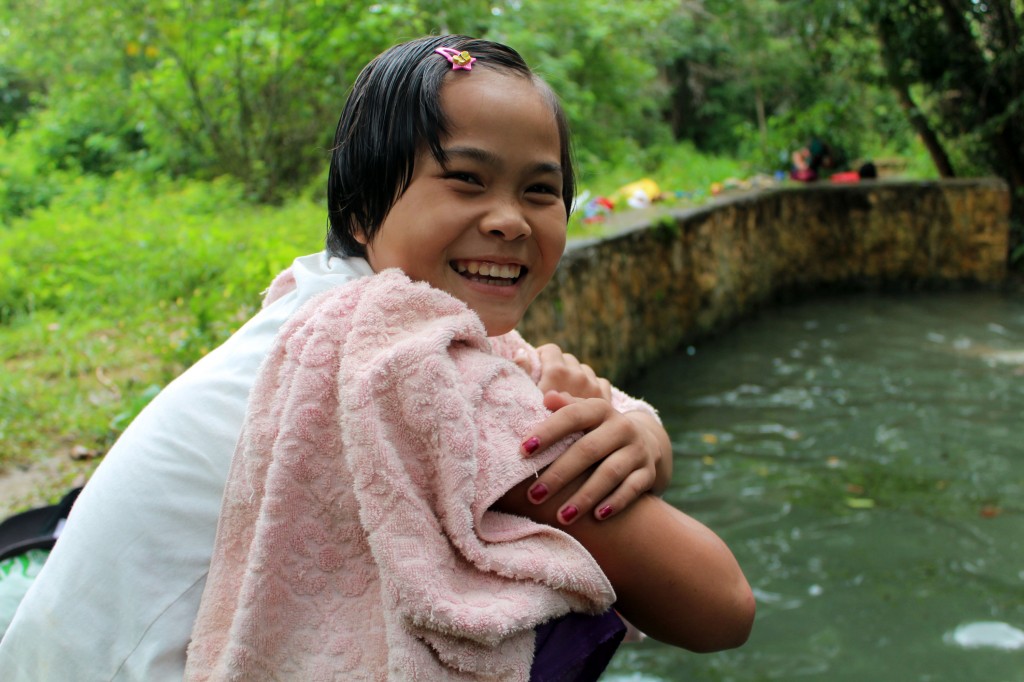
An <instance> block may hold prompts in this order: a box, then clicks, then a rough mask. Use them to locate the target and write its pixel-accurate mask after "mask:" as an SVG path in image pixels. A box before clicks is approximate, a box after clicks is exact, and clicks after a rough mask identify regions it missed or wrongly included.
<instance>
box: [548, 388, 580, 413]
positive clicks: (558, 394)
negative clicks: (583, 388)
mask: <svg viewBox="0 0 1024 682" xmlns="http://www.w3.org/2000/svg"><path fill="white" fill-rule="evenodd" d="M580 400H581V399H580V398H576V397H574V396H572V395H570V394H568V393H566V392H564V391H548V392H547V393H545V394H544V407H546V408H548V409H549V410H551V411H552V412H558V411H559V410H560V409H562V408H563V407H565V406H566V405H572V404H573V403H578V402H580Z"/></svg>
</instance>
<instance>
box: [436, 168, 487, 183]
mask: <svg viewBox="0 0 1024 682" xmlns="http://www.w3.org/2000/svg"><path fill="white" fill-rule="evenodd" d="M444 177H445V178H446V179H448V180H457V181H459V182H465V183H468V184H471V185H479V184H480V181H479V180H478V179H477V177H476V176H475V175H473V174H472V173H465V172H462V171H450V172H448V173H447V174H445V176H444Z"/></svg>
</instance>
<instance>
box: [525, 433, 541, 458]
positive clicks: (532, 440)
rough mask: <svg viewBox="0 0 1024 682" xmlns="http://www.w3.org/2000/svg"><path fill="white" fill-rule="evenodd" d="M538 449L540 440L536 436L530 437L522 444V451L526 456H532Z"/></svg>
mask: <svg viewBox="0 0 1024 682" xmlns="http://www.w3.org/2000/svg"><path fill="white" fill-rule="evenodd" d="M539 447H540V438H537V436H530V437H529V438H527V439H526V442H525V443H523V450H526V454H528V455H532V454H533V453H534V452H536V451H537V448H539Z"/></svg>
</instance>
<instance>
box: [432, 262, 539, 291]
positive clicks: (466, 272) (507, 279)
mask: <svg viewBox="0 0 1024 682" xmlns="http://www.w3.org/2000/svg"><path fill="white" fill-rule="evenodd" d="M450 265H451V267H452V270H454V271H455V272H457V273H459V275H461V276H462V277H465V278H466V279H468V280H470V281H473V282H480V283H481V284H491V285H493V286H499V287H510V286H512V285H513V284H515V283H516V282H518V281H519V280H520V278H521V277H522V276H523V275H525V274H526V268H525V267H523V266H522V265H518V264H516V263H505V264H501V265H499V264H498V263H488V262H487V261H479V260H453V261H452V262H451V263H450Z"/></svg>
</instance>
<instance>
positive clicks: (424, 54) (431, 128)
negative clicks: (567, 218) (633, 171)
mask: <svg viewBox="0 0 1024 682" xmlns="http://www.w3.org/2000/svg"><path fill="white" fill-rule="evenodd" d="M439 47H450V48H454V49H456V50H459V51H463V50H467V51H468V52H469V53H470V54H471V55H472V56H473V57H476V60H477V61H476V62H475V63H474V64H473V70H474V71H475V70H477V69H481V68H483V69H493V70H495V71H500V72H502V73H509V74H519V75H521V76H523V77H524V78H528V79H530V80H531V81H533V83H534V84H535V85H536V86H537V87H538V88H539V90H540V92H541V93H542V94H543V95H544V96H546V97H547V98H548V100H549V101H550V103H551V108H552V111H553V112H554V114H555V121H556V124H557V126H558V135H559V139H560V143H559V144H560V159H559V163H560V164H561V166H562V200H563V201H564V202H565V212H566V215H568V214H569V211H570V210H571V209H572V201H573V196H574V194H575V191H576V182H575V173H574V171H573V164H572V154H571V147H570V139H569V125H568V122H567V120H566V116H565V111H564V110H563V109H562V105H561V103H560V102H559V101H558V97H557V96H556V95H555V93H554V92H553V91H552V90H551V88H550V87H549V86H548V85H547V84H546V83H545V82H544V81H543V80H542V79H541V78H540V77H538V76H537V75H536V74H534V73H533V72H532V71H531V70H530V67H529V66H527V64H526V62H525V61H524V60H523V58H522V57H521V56H520V55H519V53H518V52H516V51H515V50H513V49H512V48H510V47H507V46H505V45H502V44H500V43H495V42H491V41H489V40H479V39H476V38H470V37H467V36H461V35H444V36H429V37H425V38H419V39H417V40H413V41H410V42H407V43H402V44H400V45H395V46H394V47H391V48H389V49H387V50H385V51H384V52H382V53H381V54H380V55H378V56H377V57H376V58H374V59H373V60H372V61H371V62H370V63H369V64H367V65H366V67H365V68H364V69H363V70H362V72H361V73H360V74H359V76H358V78H356V82H355V84H354V85H353V87H352V93H351V94H350V95H349V98H348V101H347V102H346V103H345V108H344V109H343V110H342V112H341V118H340V120H339V121H338V130H337V132H336V133H335V136H334V148H333V150H332V154H331V168H330V173H329V175H328V179H327V220H328V228H327V250H328V252H329V253H331V254H332V255H337V256H340V255H344V256H365V255H366V248H365V247H364V246H363V244H360V243H359V242H358V241H357V240H356V238H355V235H356V234H357V233H359V232H361V233H362V234H363V235H364V236H365V238H366V239H367V240H373V237H374V235H375V234H376V233H377V231H378V230H379V229H380V227H381V225H382V224H383V223H384V219H385V218H386V217H387V215H388V212H389V211H390V210H391V207H392V206H394V205H395V202H396V201H398V199H399V198H400V197H401V196H402V194H403V193H404V192H405V190H406V189H408V187H409V183H410V182H411V181H412V175H413V167H414V165H415V161H416V154H417V152H418V151H419V150H420V149H422V148H423V147H424V145H425V147H426V148H427V149H429V150H430V153H431V154H432V155H433V156H434V158H435V159H437V161H438V163H440V164H441V165H442V166H444V165H446V163H447V159H446V158H445V154H444V150H443V148H442V140H443V138H444V137H445V136H446V135H447V134H448V131H449V123H448V121H447V120H446V119H445V115H444V110H443V109H442V108H441V87H442V86H443V85H444V82H445V80H446V78H449V77H468V78H471V77H472V73H471V72H466V71H462V70H459V71H455V72H453V71H452V65H451V63H450V62H449V61H448V60H447V59H445V58H444V57H443V56H441V55H439V54H435V52H434V50H435V49H437V48H439ZM449 74H453V75H449Z"/></svg>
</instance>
